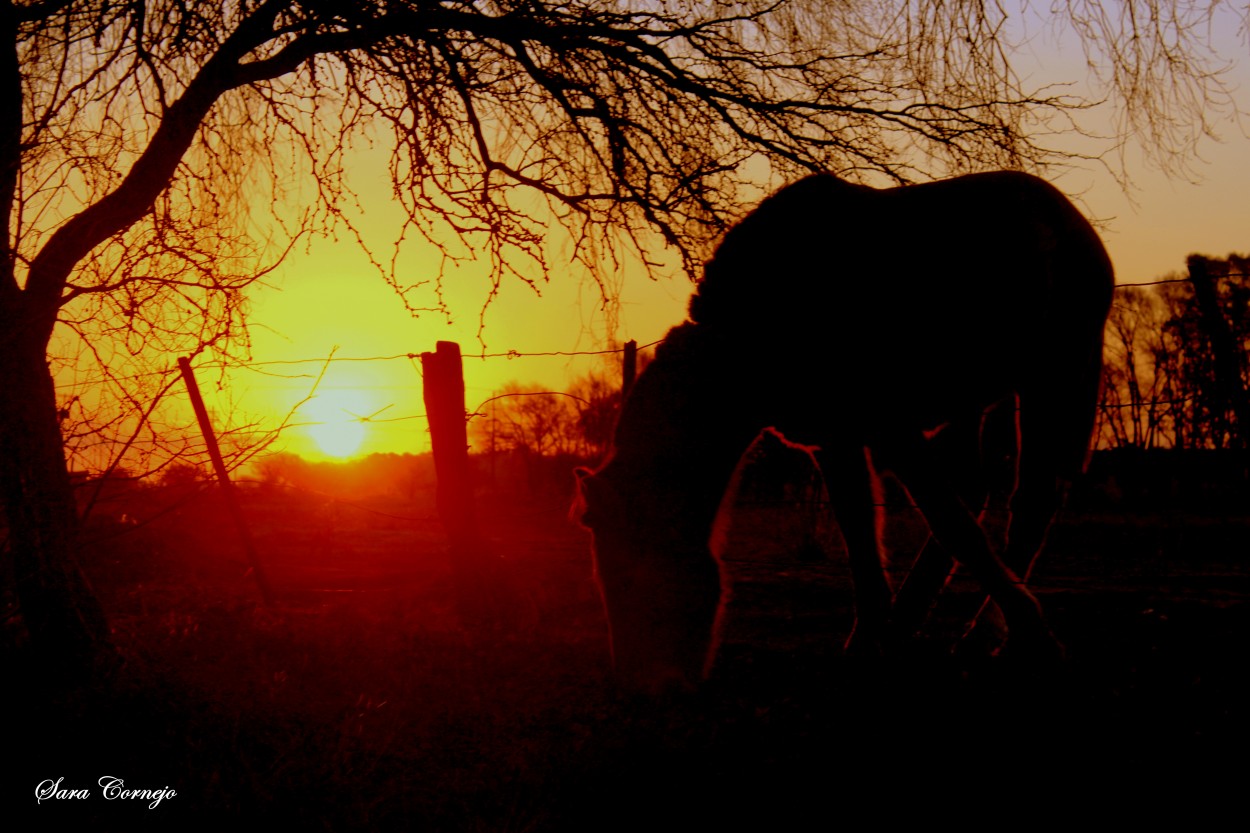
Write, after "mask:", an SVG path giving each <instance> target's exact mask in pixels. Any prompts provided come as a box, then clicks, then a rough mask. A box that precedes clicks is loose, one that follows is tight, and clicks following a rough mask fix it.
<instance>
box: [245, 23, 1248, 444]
mask: <svg viewBox="0 0 1250 833" xmlns="http://www.w3.org/2000/svg"><path fill="white" fill-rule="evenodd" d="M1225 36H1226V37H1228V38H1231V37H1232V33H1231V32H1227V33H1225ZM1230 42H1231V41H1230ZM1240 50H1241V52H1242V54H1243V57H1244V53H1245V50H1246V47H1245V42H1244V40H1242V41H1241V42H1240ZM1038 61H1039V66H1044V65H1045V61H1046V59H1045V57H1044V56H1042V57H1039V58H1038ZM1055 66H1058V67H1063V68H1065V69H1066V70H1068V71H1071V70H1072V68H1071V67H1069V66H1068V65H1067V64H1066V63H1065V62H1064V61H1060V60H1058V59H1056V61H1055ZM1232 80H1233V81H1234V83H1235V84H1236V85H1237V92H1236V95H1237V97H1238V101H1239V104H1240V106H1241V108H1242V109H1243V110H1246V111H1247V112H1250V62H1247V61H1245V60H1242V61H1241V63H1240V64H1239V65H1238V66H1237V67H1236V68H1235V73H1234V75H1233V76H1232ZM1248 126H1250V122H1247V124H1246V125H1240V124H1238V123H1237V122H1235V121H1233V120H1231V119H1225V120H1223V121H1220V122H1217V123H1215V125H1214V127H1215V128H1216V130H1217V131H1218V132H1219V134H1220V138H1221V139H1222V141H1219V142H1215V141H1211V142H1205V143H1204V144H1202V146H1201V147H1200V149H1199V152H1200V155H1201V158H1199V159H1195V160H1193V161H1192V169H1193V175H1194V176H1195V177H1196V181H1187V180H1185V179H1182V178H1176V177H1168V176H1166V175H1164V174H1163V173H1160V172H1159V171H1157V170H1152V169H1150V168H1148V167H1146V166H1144V165H1142V164H1133V165H1131V166H1130V176H1131V177H1132V180H1133V189H1132V190H1131V191H1130V192H1128V193H1126V192H1125V191H1124V190H1123V189H1121V188H1120V186H1119V185H1118V184H1117V183H1116V182H1115V180H1114V179H1113V177H1112V176H1111V175H1110V174H1108V173H1107V172H1105V171H1104V170H1101V169H1100V168H1099V167H1098V166H1097V165H1095V164H1088V165H1086V166H1084V167H1078V168H1072V169H1067V170H1063V171H1058V172H1056V173H1055V174H1054V175H1052V176H1051V179H1052V181H1053V182H1055V184H1056V185H1058V186H1059V187H1060V188H1061V189H1062V190H1063V191H1065V192H1066V193H1068V194H1069V195H1070V196H1072V197H1073V198H1074V199H1075V200H1076V201H1077V202H1078V204H1079V205H1081V207H1082V208H1083V209H1084V210H1085V211H1086V213H1087V214H1088V215H1089V216H1090V217H1091V218H1093V219H1094V220H1095V222H1096V223H1097V224H1098V225H1099V227H1100V230H1101V231H1102V234H1103V238H1104V240H1105V242H1106V245H1107V247H1108V249H1109V250H1110V252H1111V255H1112V259H1113V261H1114V263H1115V266H1116V270H1117V275H1118V280H1119V282H1120V283H1138V282H1143V281H1149V280H1153V279H1156V278H1159V277H1162V276H1164V275H1166V274H1168V273H1170V272H1174V271H1179V270H1182V269H1183V268H1184V262H1185V257H1186V256H1187V255H1188V254H1190V253H1193V252H1199V253H1204V254H1209V255H1212V256H1224V255H1227V254H1229V253H1230V252H1240V253H1245V252H1248V251H1250V199H1248V198H1247V195H1250V138H1247V136H1246V132H1245V131H1246V129H1247V127H1248ZM375 153H376V152H375ZM354 175H355V176H357V177H358V179H359V181H360V182H361V183H362V184H361V187H362V189H365V190H369V191H375V192H376V193H378V194H387V193H388V192H389V184H388V183H386V182H384V181H383V177H384V172H383V170H382V169H381V167H380V165H379V164H378V160H377V159H376V158H368V157H362V159H361V161H360V163H359V165H358V167H357V168H356V169H354ZM367 218H368V224H367V225H368V227H369V228H370V229H377V230H379V233H380V237H379V245H380V247H381V251H382V252H389V248H388V247H389V243H390V240H391V239H392V238H393V236H394V231H393V229H395V228H397V226H396V225H394V223H395V220H396V215H395V214H394V209H393V208H392V207H391V206H389V205H388V204H387V201H386V199H385V198H384V197H379V198H378V199H377V200H376V201H375V202H374V203H371V204H370V206H369V213H368V215H367ZM386 229H392V231H390V232H389V234H388V233H387V232H386V231H385V230H386ZM434 268H436V267H435V266H434V265H433V264H432V263H424V264H422V263H421V262H419V261H414V262H413V264H412V265H411V269H412V272H413V274H414V275H418V274H422V273H423V270H424V272H426V273H428V272H429V271H430V270H432V269H434ZM445 284H446V287H447V296H446V297H447V301H448V305H449V307H450V309H451V312H452V314H453V318H452V321H451V322H450V323H449V322H447V321H446V319H445V318H444V317H443V316H442V315H440V314H437V313H427V314H424V315H423V316H421V317H420V318H416V319H414V318H413V317H412V316H410V315H409V314H408V312H407V311H406V310H405V309H404V307H403V304H402V303H401V302H400V300H399V299H398V298H397V297H396V296H395V294H394V293H393V292H392V290H391V289H390V288H389V287H388V286H387V285H386V284H385V283H384V282H383V280H382V279H381V278H380V277H379V275H378V274H377V272H376V270H374V268H373V267H372V266H371V265H370V264H369V262H368V260H367V259H366V258H365V257H364V255H363V254H361V253H360V251H359V249H358V248H357V246H356V245H355V243H352V242H339V243H335V242H333V241H327V240H318V241H314V242H312V243H311V244H310V246H309V247H308V248H307V250H306V251H301V252H298V253H296V254H294V255H292V256H291V257H290V259H289V260H288V261H287V262H286V263H285V264H284V265H283V267H282V268H281V269H280V270H279V271H278V272H277V273H276V274H275V275H274V276H273V277H272V278H271V279H270V280H269V285H268V286H267V287H264V288H260V289H258V290H256V291H254V292H253V293H252V296H251V297H252V315H251V320H252V323H253V331H252V334H253V341H254V358H255V361H256V362H275V361H290V360H301V359H316V358H325V357H327V356H329V355H330V353H331V351H332V350H334V348H335V347H337V348H338V352H337V354H336V355H337V357H338V358H340V359H343V358H357V357H359V358H368V357H382V356H400V357H401V358H396V359H390V360H385V361H382V360H379V361H368V362H364V361H362V362H351V361H336V362H334V363H332V364H331V365H329V367H328V369H327V371H326V375H325V377H324V379H323V380H322V382H321V385H320V387H319V388H318V394H319V395H318V398H317V400H316V401H315V402H313V403H310V404H309V405H306V406H305V407H304V408H303V409H302V410H301V412H300V414H299V415H298V416H297V418H296V420H295V421H296V422H322V423H325V422H333V421H335V420H341V421H342V422H343V423H347V422H352V421H355V420H357V419H358V418H359V417H366V416H370V415H373V414H376V418H375V421H373V422H371V423H370V424H369V425H368V430H366V431H365V432H364V443H363V445H362V446H361V447H360V449H359V452H360V453H370V452H377V451H388V452H404V451H409V452H419V451H424V450H426V449H427V448H428V439H427V437H428V434H427V425H426V422H425V420H424V419H423V418H421V415H422V414H423V413H424V410H425V409H424V406H423V404H422V400H421V379H420V373H419V361H412V360H409V359H408V358H406V357H405V356H406V354H409V353H420V352H422V351H426V350H433V349H434V345H435V342H436V341H438V340H450V341H457V342H459V343H460V344H461V346H462V349H463V350H464V352H465V354H466V355H467V356H469V357H468V358H466V361H465V378H466V388H467V391H466V399H467V400H468V401H467V407H468V408H469V409H470V410H472V409H473V408H474V407H475V405H477V404H478V403H479V402H481V401H482V400H485V399H486V398H487V397H489V396H490V395H491V394H492V393H493V392H495V391H497V390H498V389H499V388H500V387H501V386H502V385H504V384H505V383H506V382H508V381H512V380H516V381H520V382H523V383H536V384H540V385H543V386H545V387H550V388H552V389H563V388H565V387H566V386H567V384H568V383H569V382H570V381H571V380H572V379H573V378H575V377H576V376H578V375H580V374H582V373H585V372H586V371H587V370H590V369H596V368H601V367H602V366H603V360H602V359H597V358H594V357H570V356H561V355H556V356H524V355H523V356H520V357H515V358H507V357H492V358H485V359H481V358H472V357H471V356H472V355H473V354H477V353H481V352H483V351H485V352H486V353H488V354H506V353H508V352H509V351H515V352H517V353H520V354H535V353H569V352H577V351H594V350H599V349H602V348H603V347H604V346H605V342H606V337H607V336H609V335H615V336H616V337H617V338H618V339H621V340H624V339H634V340H636V341H637V342H638V343H639V344H647V343H650V342H653V341H655V340H657V339H659V338H661V337H662V336H663V335H664V333H665V331H666V330H667V329H668V327H670V326H672V325H673V324H676V323H678V322H679V321H681V320H682V319H683V317H684V314H685V303H686V299H687V297H688V296H689V294H690V290H691V287H690V285H689V283H688V282H686V281H685V280H684V279H683V278H681V277H679V276H672V277H670V278H668V279H663V280H659V281H653V280H650V279H648V278H647V277H646V276H644V275H642V274H641V273H632V274H627V275H626V276H625V281H624V291H623V294H622V306H621V309H620V314H619V324H620V326H619V329H618V330H617V332H616V333H615V334H609V333H606V332H605V326H604V320H603V317H602V315H601V314H600V311H599V309H598V300H599V299H598V296H597V294H596V291H595V290H594V288H593V287H591V286H587V285H584V284H582V283H581V282H579V281H578V280H577V279H576V277H575V276H573V275H569V276H568V277H566V278H563V279H561V278H560V277H559V276H558V275H557V276H556V277H555V278H554V279H553V281H552V283H551V284H550V285H549V286H546V287H544V288H543V291H542V294H541V296H539V295H537V294H536V293H535V292H534V291H533V290H531V289H529V288H528V287H525V286H523V285H520V284H514V285H507V286H505V287H504V289H503V291H502V293H501V294H500V295H499V297H497V298H496V299H495V300H494V302H493V303H492V305H491V307H490V308H489V310H488V311H487V313H486V315H485V319H484V323H485V327H484V330H483V335H482V338H483V340H484V342H485V343H484V344H483V343H482V342H480V341H479V339H478V324H479V313H480V310H481V308H482V302H483V300H484V299H485V297H486V293H487V291H488V285H487V283H486V282H485V280H484V279H483V277H482V276H481V275H480V274H475V273H474V272H473V271H472V270H471V269H463V270H460V271H459V272H457V273H452V274H448V275H446V277H445ZM260 369H262V370H263V371H264V373H260V372H255V371H246V370H240V371H235V372H233V373H232V374H231V376H230V383H231V387H232V388H233V396H234V401H235V403H236V407H237V408H238V409H239V414H238V415H237V416H236V419H237V420H238V421H243V420H244V419H245V418H248V417H260V418H262V419H265V420H271V419H273V415H274V414H275V413H281V412H285V411H287V410H289V409H290V408H291V407H292V406H293V405H294V404H295V403H296V402H298V401H299V400H300V399H301V398H303V397H304V396H306V395H307V393H308V392H309V390H310V388H311V384H312V381H313V377H315V375H316V374H317V373H318V372H319V371H320V369H321V368H320V366H318V365H317V364H315V363H308V364H303V365H267V366H264V367H263V368H260ZM275 373H277V374H283V376H275V375H270V374H275ZM285 377H291V378H285ZM384 420H385V421H384ZM358 424H359V423H357V425H358ZM356 430H358V428H357V429H356ZM283 440H284V441H283V446H284V447H285V448H286V449H288V450H290V451H293V452H295V453H299V454H304V455H309V456H319V449H318V447H317V445H316V443H315V442H314V441H313V438H312V437H311V435H310V434H309V429H308V428H299V427H297V428H292V429H289V430H288V431H287V432H286V433H285V434H284V438H283Z"/></svg>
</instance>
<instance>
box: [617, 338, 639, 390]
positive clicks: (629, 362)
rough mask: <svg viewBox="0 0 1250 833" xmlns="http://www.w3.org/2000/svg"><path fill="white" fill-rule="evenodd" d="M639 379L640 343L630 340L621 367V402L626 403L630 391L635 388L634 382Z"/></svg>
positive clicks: (626, 345) (626, 343)
mask: <svg viewBox="0 0 1250 833" xmlns="http://www.w3.org/2000/svg"><path fill="white" fill-rule="evenodd" d="M636 378H638V342H636V341H634V340H633V339H630V340H629V341H627V342H625V356H624V361H623V362H622V366H621V401H622V402H624V401H625V397H627V396H629V392H630V390H631V389H632V388H633V387H634V380H635V379H636Z"/></svg>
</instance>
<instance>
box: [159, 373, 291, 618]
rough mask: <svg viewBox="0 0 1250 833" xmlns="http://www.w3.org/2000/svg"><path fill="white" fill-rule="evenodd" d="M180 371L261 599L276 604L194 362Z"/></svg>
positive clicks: (268, 603) (269, 603)
mask: <svg viewBox="0 0 1250 833" xmlns="http://www.w3.org/2000/svg"><path fill="white" fill-rule="evenodd" d="M178 369H179V370H181V371H182V381H183V382H185V383H186V386H187V393H188V394H190V396H191V407H192V408H194V409H195V418H196V420H197V421H198V422H199V423H200V433H201V434H203V435H204V445H205V446H207V448H208V456H209V457H210V458H211V459H212V461H213V471H214V472H216V474H217V482H218V483H219V484H220V485H221V493H222V495H223V496H224V498H225V501H226V510H227V511H228V512H229V513H230V518H231V520H233V521H234V527H235V529H236V530H238V533H239V541H240V542H241V543H242V544H243V551H244V552H245V553H246V555H247V561H248V564H249V565H251V568H252V574H253V575H254V576H256V586H257V587H258V588H260V597H261V600H262V601H263V602H264V603H265V604H266V605H272V604H273V586H272V585H271V584H270V583H269V577H268V576H267V575H265V571H264V569H263V568H262V566H261V563H260V556H259V555H258V554H257V552H256V546H255V544H253V543H252V533H251V530H249V529H248V527H247V520H246V519H245V518H244V517H243V509H242V508H241V507H240V506H239V500H238V495H236V494H235V491H234V483H233V482H232V481H231V480H230V472H228V471H226V464H225V461H224V460H222V457H221V448H220V447H219V446H218V445H217V435H216V434H214V433H213V424H212V423H211V422H210V421H209V419H208V409H207V408H205V407H204V398H203V397H202V396H200V386H199V385H198V384H196V381H195V372H194V371H193V370H192V369H191V360H190V359H188V358H186V357H180V358H179V359H178Z"/></svg>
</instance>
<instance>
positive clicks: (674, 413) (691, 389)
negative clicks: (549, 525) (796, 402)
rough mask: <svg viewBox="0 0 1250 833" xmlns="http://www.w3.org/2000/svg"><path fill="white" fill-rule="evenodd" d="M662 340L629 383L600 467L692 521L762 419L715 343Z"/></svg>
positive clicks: (710, 508) (696, 523) (706, 510)
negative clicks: (605, 460)
mask: <svg viewBox="0 0 1250 833" xmlns="http://www.w3.org/2000/svg"><path fill="white" fill-rule="evenodd" d="M687 327H690V325H687ZM691 329H693V328H691ZM686 335H687V336H689V333H687V334H686ZM672 340H673V335H672V334H670V339H669V341H672ZM666 347H667V349H665V348H661V351H660V353H659V355H658V356H657V357H656V359H655V360H654V361H653V362H652V363H651V364H650V365H648V366H647V368H646V369H645V370H644V372H643V373H642V374H641V375H640V376H639V378H638V381H637V383H636V384H635V386H634V389H633V390H632V391H631V393H630V395H629V398H628V399H627V401H626V403H625V406H624V408H623V409H622V412H621V418H620V421H619V423H618V426H617V431H616V437H615V445H614V448H613V453H612V457H611V459H610V460H609V462H608V463H607V464H606V465H605V466H604V467H603V472H604V473H605V474H609V477H610V479H611V480H613V481H614V482H615V483H616V484H617V488H618V489H621V490H622V491H625V492H632V493H633V497H634V499H635V501H639V502H646V503H649V504H651V505H652V506H653V507H655V508H656V510H657V511H658V512H659V513H660V514H662V515H673V516H679V518H680V520H679V522H680V523H681V524H683V525H690V527H691V528H692V529H698V528H700V527H701V526H702V525H704V524H706V525H710V524H711V522H712V520H713V519H714V518H715V515H716V511H717V509H718V507H719V505H720V501H721V498H722V496H723V495H724V493H725V490H726V488H727V486H728V484H729V480H730V477H731V475H732V474H733V471H734V468H735V467H736V465H737V463H738V461H739V459H740V458H741V456H742V453H743V452H744V451H745V450H746V448H747V446H748V445H750V443H751V441H752V440H753V439H754V438H755V437H756V435H757V434H758V433H759V431H760V430H761V428H762V427H763V425H762V424H760V422H759V420H757V419H756V418H755V417H754V415H753V414H752V413H751V410H750V408H749V403H746V402H744V400H746V399H748V397H744V396H741V395H740V391H738V390H735V387H734V386H735V384H740V380H739V379H737V378H736V377H735V376H734V374H733V373H732V368H733V367H734V366H735V363H734V362H733V361H732V360H731V359H729V358H728V357H726V356H725V355H724V354H723V353H722V352H721V351H720V350H718V349H716V348H715V345H708V344H699V343H698V342H697V340H693V339H690V338H686V339H684V340H682V341H681V342H680V343H679V344H677V345H674V344H670V343H668V342H666Z"/></svg>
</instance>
